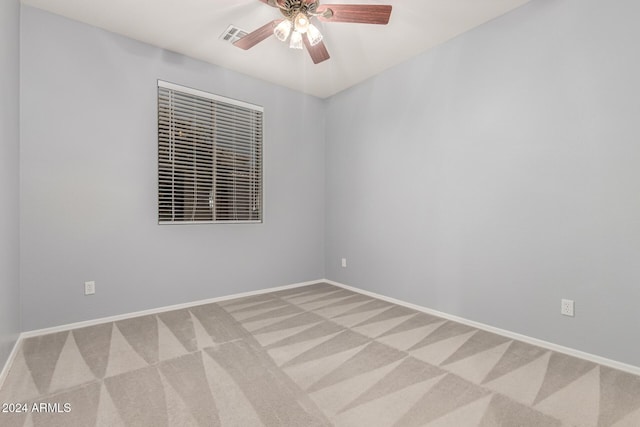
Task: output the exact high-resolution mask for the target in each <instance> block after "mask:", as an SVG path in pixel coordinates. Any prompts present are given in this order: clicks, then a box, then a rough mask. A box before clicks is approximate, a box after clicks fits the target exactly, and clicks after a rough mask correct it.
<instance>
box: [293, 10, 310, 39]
mask: <svg viewBox="0 0 640 427" xmlns="http://www.w3.org/2000/svg"><path fill="white" fill-rule="evenodd" d="M293 22H294V26H295V28H296V31H297V32H299V33H301V34H302V33H306V32H307V29H308V28H309V25H310V23H309V17H308V16H307V15H305V14H304V13H302V12H300V13H298V14H297V15H296V17H295V18H294V20H293Z"/></svg>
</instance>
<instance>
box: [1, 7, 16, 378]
mask: <svg viewBox="0 0 640 427" xmlns="http://www.w3.org/2000/svg"><path fill="white" fill-rule="evenodd" d="M19 22H20V3H19V2H18V1H17V0H7V1H2V2H0V94H2V95H1V96H0V370H2V366H3V365H4V362H5V361H6V359H7V357H8V356H9V353H10V352H11V349H12V348H13V344H14V343H15V341H16V339H17V337H18V332H20V276H19V273H20V262H19V253H20V252H19V251H20V249H19V244H20V240H19V230H20V217H19V201H20V199H19V183H20V175H19V174H20V172H19V163H20V157H19V154H20V145H19V144H20V119H19V117H20V116H19V112H20V102H19V85H20V30H19Z"/></svg>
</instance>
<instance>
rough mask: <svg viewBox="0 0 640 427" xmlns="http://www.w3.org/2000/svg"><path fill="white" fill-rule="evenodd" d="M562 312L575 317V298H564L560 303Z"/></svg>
mask: <svg viewBox="0 0 640 427" xmlns="http://www.w3.org/2000/svg"><path fill="white" fill-rule="evenodd" d="M560 313H562V314H563V315H565V316H571V317H573V300H570V299H563V300H562V301H561V303H560Z"/></svg>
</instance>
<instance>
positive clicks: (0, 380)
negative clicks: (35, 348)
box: [0, 334, 22, 390]
mask: <svg viewBox="0 0 640 427" xmlns="http://www.w3.org/2000/svg"><path fill="white" fill-rule="evenodd" d="M21 344H22V334H20V335H18V339H16V342H15V343H14V344H13V348H12V349H11V353H9V358H8V359H7V361H6V362H5V364H4V366H3V367H2V371H0V390H1V389H2V386H3V385H4V380H6V379H7V375H9V369H11V366H12V365H13V361H14V360H15V358H16V354H18V349H19V348H20V345H21Z"/></svg>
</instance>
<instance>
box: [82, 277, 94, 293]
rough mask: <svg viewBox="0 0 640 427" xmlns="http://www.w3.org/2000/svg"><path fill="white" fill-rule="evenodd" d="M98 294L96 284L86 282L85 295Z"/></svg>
mask: <svg viewBox="0 0 640 427" xmlns="http://www.w3.org/2000/svg"><path fill="white" fill-rule="evenodd" d="M95 293H96V282H94V281H93V280H91V281H90V282H84V294H85V295H93V294H95Z"/></svg>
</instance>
